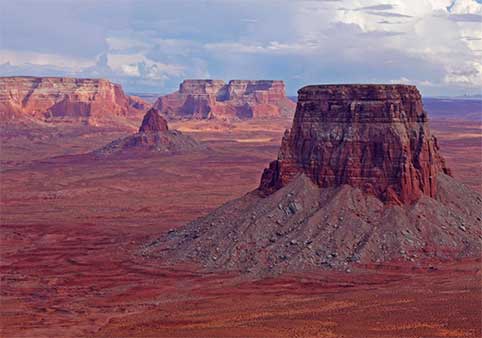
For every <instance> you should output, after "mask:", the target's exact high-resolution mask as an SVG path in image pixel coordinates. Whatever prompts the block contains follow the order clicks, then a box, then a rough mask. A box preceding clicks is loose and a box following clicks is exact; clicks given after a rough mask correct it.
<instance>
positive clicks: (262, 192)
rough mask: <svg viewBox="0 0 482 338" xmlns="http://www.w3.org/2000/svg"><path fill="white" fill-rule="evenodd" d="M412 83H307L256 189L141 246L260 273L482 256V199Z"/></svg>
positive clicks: (168, 258)
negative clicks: (442, 143) (466, 181)
mask: <svg viewBox="0 0 482 338" xmlns="http://www.w3.org/2000/svg"><path fill="white" fill-rule="evenodd" d="M449 173H450V171H449V170H448V169H447V168H446V166H445V163H444V160H443V158H442V157H441V156H440V153H439V149H438V146H437V142H436V139H435V138H434V137H432V136H431V135H430V130H429V128H428V125H427V114H426V113H425V112H424V111H423V107H422V104H421V101H420V94H419V92H418V91H417V89H416V88H415V87H413V86H401V85H400V86H399V85H340V86H308V87H305V88H303V89H301V90H300V91H299V100H298V106H297V111H296V115H295V118H294V121H293V126H292V128H291V131H288V132H287V133H286V134H285V136H284V138H283V141H282V145H281V149H280V152H279V156H278V160H277V161H274V162H272V163H271V165H270V167H269V168H268V169H267V170H265V171H264V173H263V176H262V179H261V185H260V187H259V189H256V190H255V191H253V192H250V193H248V194H246V195H245V196H243V197H241V198H239V199H236V200H233V201H230V202H228V203H226V204H225V205H223V206H221V207H219V208H218V209H216V210H214V211H212V212H211V213H210V214H208V215H207V216H204V217H202V218H200V219H198V220H195V221H193V222H191V223H189V224H187V225H185V226H183V227H180V228H178V229H175V230H172V231H169V232H168V233H166V234H163V235H161V236H160V237H158V238H156V239H155V240H153V241H152V242H150V243H147V244H146V246H145V247H143V248H142V249H141V253H142V254H143V255H152V256H154V257H162V258H163V260H162V261H163V262H172V263H176V262H184V261H191V262H196V263H199V264H201V265H202V266H203V267H205V268H207V269H217V270H236V271H241V272H244V273H248V274H251V275H253V276H254V277H255V278H257V277H262V276H265V275H271V274H278V273H283V272H301V271H303V272H306V271H313V270H317V269H337V270H345V271H347V272H349V271H354V269H357V268H359V267H363V266H364V265H365V264H391V263H393V262H396V264H400V263H402V262H405V264H413V265H416V266H418V267H419V268H423V267H428V265H429V264H433V262H435V261H437V260H453V259H460V258H464V257H480V252H481V249H482V247H481V239H482V228H481V227H480V224H481V219H482V215H481V212H480V210H481V208H482V197H481V196H480V194H478V193H477V192H475V191H472V190H471V189H469V188H467V187H465V186H464V185H462V184H460V183H459V182H457V181H456V180H455V179H453V178H452V177H451V176H450V175H448V174H449Z"/></svg>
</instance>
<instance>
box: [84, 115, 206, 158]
mask: <svg viewBox="0 0 482 338" xmlns="http://www.w3.org/2000/svg"><path fill="white" fill-rule="evenodd" d="M206 149H208V148H207V147H206V146H205V145H204V144H202V143H201V142H198V141H197V140H196V139H194V138H192V137H190V136H188V135H184V134H183V133H181V132H180V131H178V130H169V127H168V125H167V122H166V120H165V119H164V118H163V117H162V116H161V115H160V112H159V110H157V109H156V108H151V109H150V110H149V111H148V112H147V113H146V115H144V119H143V120H142V124H141V126H140V127H139V132H137V133H135V134H133V135H130V136H127V137H123V138H120V139H117V140H115V141H113V142H111V143H109V144H107V145H106V146H104V147H102V148H100V149H97V150H95V151H94V152H93V154H94V155H96V156H101V157H104V156H111V155H128V156H132V155H134V156H136V155H142V154H146V153H147V154H153V153H157V154H159V153H160V154H164V155H171V154H180V153H187V152H195V151H200V150H206Z"/></svg>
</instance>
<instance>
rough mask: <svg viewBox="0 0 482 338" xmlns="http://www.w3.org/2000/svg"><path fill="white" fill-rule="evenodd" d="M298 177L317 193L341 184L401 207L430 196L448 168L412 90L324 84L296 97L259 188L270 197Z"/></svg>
mask: <svg viewBox="0 0 482 338" xmlns="http://www.w3.org/2000/svg"><path fill="white" fill-rule="evenodd" d="M299 173H304V174H305V175H306V176H308V177H310V178H311V179H312V180H313V182H315V183H316V184H317V185H319V186H320V187H322V188H327V187H337V186H341V185H343V184H348V185H351V186H353V187H356V188H360V189H361V190H363V191H364V192H367V193H371V194H373V195H375V196H377V197H378V198H380V199H381V200H382V201H386V202H394V203H397V204H402V203H411V202H414V201H416V200H418V199H419V198H420V196H421V195H427V196H430V197H435V196H436V193H437V182H436V179H435V178H436V176H437V175H438V173H444V174H448V175H450V170H449V169H448V168H447V166H446V165H445V161H444V159H443V158H442V156H441V155H440V152H439V146H438V143H437V139H436V138H435V137H434V136H432V135H431V134H430V130H429V126H428V118H427V113H426V112H425V111H424V110H423V105H422V99H421V95H420V93H419V92H418V90H417V88H416V87H414V86H406V85H324V86H308V87H305V88H302V89H301V90H300V91H299V98H298V105H297V110H296V114H295V118H294V121H293V126H292V128H291V130H290V131H287V132H286V133H285V136H284V138H283V141H282V144H281V149H280V152H279V155H278V159H277V160H276V161H274V162H272V163H271V164H270V166H269V168H268V169H266V170H265V172H264V174H263V176H262V179H261V186H260V188H261V190H263V191H265V192H267V193H270V192H273V191H275V190H277V189H279V188H280V187H282V186H284V185H286V184H287V183H288V182H290V181H291V180H292V179H293V178H294V177H295V176H296V175H297V174H299Z"/></svg>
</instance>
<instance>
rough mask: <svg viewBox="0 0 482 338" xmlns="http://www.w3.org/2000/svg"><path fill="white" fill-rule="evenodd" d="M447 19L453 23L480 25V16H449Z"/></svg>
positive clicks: (469, 14) (481, 16) (481, 20)
mask: <svg viewBox="0 0 482 338" xmlns="http://www.w3.org/2000/svg"><path fill="white" fill-rule="evenodd" d="M449 19H450V20H453V21H463V22H477V23H479V24H481V23H482V15H480V14H471V13H467V14H451V15H449Z"/></svg>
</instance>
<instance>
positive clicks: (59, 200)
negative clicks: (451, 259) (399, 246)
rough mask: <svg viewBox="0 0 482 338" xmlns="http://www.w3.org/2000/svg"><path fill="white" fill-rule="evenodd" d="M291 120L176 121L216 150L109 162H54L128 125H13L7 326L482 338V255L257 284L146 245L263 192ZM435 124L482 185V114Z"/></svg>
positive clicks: (58, 332) (1, 266)
mask: <svg viewBox="0 0 482 338" xmlns="http://www.w3.org/2000/svg"><path fill="white" fill-rule="evenodd" d="M290 124H291V121H289V120H279V121H274V122H269V124H267V121H259V122H255V121H251V122H243V123H239V124H236V125H234V126H229V125H222V124H215V123H212V122H187V123H186V122H179V123H172V128H173V129H174V128H175V129H179V130H181V131H182V132H183V133H186V134H189V135H191V136H194V137H196V138H198V139H199V140H204V141H206V142H207V145H208V146H209V147H210V148H211V151H208V152H202V153H195V154H184V155H176V156H172V157H161V156H151V157H144V158H134V157H131V158H109V159H104V160H102V161H99V160H97V161H94V160H92V158H89V157H87V156H63V157H58V158H52V156H58V155H67V154H69V153H70V154H79V153H82V152H86V151H90V150H94V149H96V148H98V147H99V146H102V145H104V144H106V143H108V142H109V141H111V140H113V139H114V138H116V137H118V136H121V135H127V134H128V133H129V132H128V131H101V130H96V132H95V133H92V132H90V133H89V132H88V131H85V130H84V131H82V132H78V131H75V130H66V131H62V133H61V135H62V136H60V134H58V133H57V134H56V133H52V134H53V136H48V137H42V136H41V135H42V132H44V131H43V130H37V131H30V132H29V133H26V134H22V135H20V136H18V133H16V134H13V133H11V134H10V135H9V137H8V138H7V137H4V135H5V133H4V130H3V129H2V139H1V141H2V143H1V160H2V171H1V177H0V179H1V185H0V188H1V191H0V194H1V195H0V197H1V204H0V206H1V228H0V236H1V237H0V240H1V246H0V255H1V262H0V271H1V277H2V279H1V304H0V308H1V323H0V327H1V336H2V337H52V336H61V337H79V336H109V337H114V336H115V337H119V336H120V337H127V336H139V337H145V336H156V337H186V336H196V337H240V336H242V337H245V336H250V337H267V336H269V337H316V336H318V337H480V335H481V333H482V332H481V318H482V309H481V306H480V305H481V303H480V299H481V298H480V297H481V290H482V288H481V286H482V285H481V272H480V260H477V261H462V262H456V263H453V264H442V265H440V264H437V265H434V267H433V268H431V269H427V268H426V267H424V268H423V269H422V268H417V267H416V266H384V267H375V266H369V267H359V271H353V272H352V273H334V272H331V273H326V272H324V273H320V274H319V275H315V274H312V275H304V276H287V275H285V276H281V277H278V278H274V279H268V280H262V281H258V282H253V281H247V280H243V279H242V278H241V277H239V276H235V275H220V274H209V273H202V272H200V271H197V270H196V269H195V268H194V267H188V266H177V267H166V266H163V264H162V262H161V261H156V260H151V259H145V258H143V257H141V256H138V255H137V253H138V252H139V251H138V250H137V249H138V248H139V247H140V246H141V245H142V244H143V243H145V242H146V241H147V240H148V239H149V237H150V236H153V235H156V234H159V233H160V232H162V231H166V230H167V229H170V228H175V227H177V226H180V225H182V224H184V223H186V222H188V221H190V220H192V219H194V218H196V217H198V216H201V215H204V214H206V213H208V212H209V211H210V210H212V209H213V208H215V207H217V206H219V205H220V204H222V203H224V202H226V201H228V200H231V199H233V198H235V197H239V196H241V195H242V194H244V193H246V192H248V191H250V190H252V189H254V188H255V187H257V186H258V184H259V181H258V180H259V174H260V172H261V171H262V169H263V168H264V167H265V166H266V165H267V163H268V162H269V161H270V160H271V159H272V158H274V157H275V156H276V152H277V151H278V148H279V142H280V139H281V137H282V134H283V131H284V128H285V127H287V126H289V125H290ZM170 126H171V125H170ZM431 127H432V133H433V134H435V135H437V136H438V138H439V142H440V145H441V149H442V154H443V155H444V156H445V157H446V158H447V161H448V166H449V167H451V168H452V169H453V171H454V175H455V177H456V178H458V179H459V180H461V181H462V182H464V183H466V184H468V185H469V186H471V187H472V188H474V189H478V190H479V191H480V190H481V188H482V184H481V182H480V177H481V175H480V170H481V167H480V160H481V158H480V156H481V140H482V137H481V133H480V131H481V129H480V124H477V123H474V122H473V121H472V122H465V121H453V120H451V121H436V120H434V121H432V122H431ZM114 134H115V137H114ZM25 135H27V136H25ZM74 145H75V147H72V148H71V146H74Z"/></svg>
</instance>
